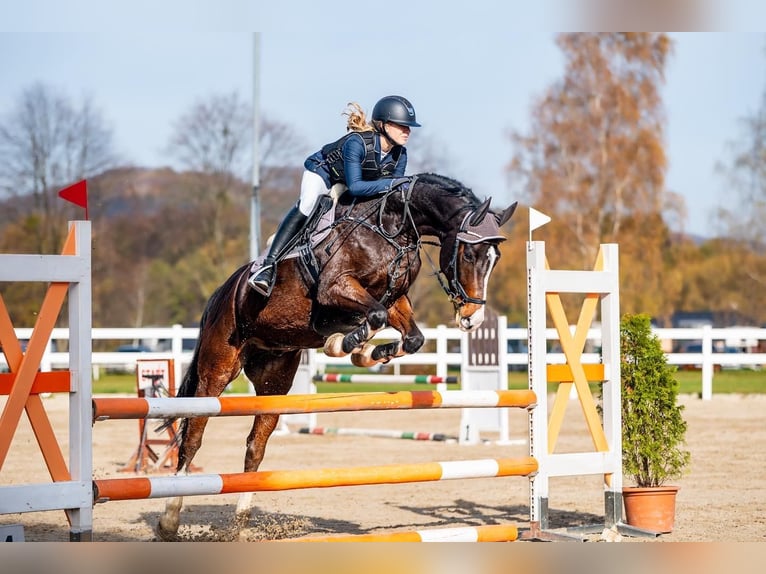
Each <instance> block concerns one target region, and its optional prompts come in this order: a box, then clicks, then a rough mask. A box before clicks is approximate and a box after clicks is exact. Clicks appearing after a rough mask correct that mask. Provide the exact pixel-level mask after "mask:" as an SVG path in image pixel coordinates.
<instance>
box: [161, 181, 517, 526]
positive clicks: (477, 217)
mask: <svg viewBox="0 0 766 574" xmlns="http://www.w3.org/2000/svg"><path fill="white" fill-rule="evenodd" d="M348 196H349V194H344V195H341V197H340V199H339V201H338V202H337V205H336V206H335V219H334V221H333V222H332V223H330V224H327V229H325V232H326V233H324V234H323V235H324V236H323V237H322V239H321V240H319V241H318V242H317V243H315V245H314V247H313V249H310V248H307V247H305V246H304V247H303V248H302V249H301V253H302V255H303V256H301V257H294V258H288V259H285V260H283V261H282V262H281V263H280V264H279V266H278V273H277V281H276V284H275V287H274V290H273V291H272V294H271V297H269V298H268V299H266V298H264V297H263V296H261V295H260V294H259V293H257V292H256V291H254V290H253V289H251V288H249V287H248V285H247V278H248V276H249V272H250V270H249V268H250V265H249V264H247V265H244V266H242V267H240V268H239V269H238V270H237V271H235V272H234V273H233V274H232V275H231V276H230V277H229V278H228V279H227V280H226V281H225V283H223V285H221V286H220V287H219V288H218V289H217V290H216V291H215V292H214V293H213V295H212V296H211V297H210V300H209V301H208V303H207V306H206V308H205V311H204V313H203V315H202V319H201V321H200V332H199V338H198V340H197V346H196V348H195V350H194V355H193V358H192V362H191V365H190V366H189V369H188V370H187V371H186V374H185V376H184V379H183V383H182V384H181V386H180V388H179V390H178V393H177V395H178V396H180V397H194V396H196V397H216V396H219V395H220V394H221V393H222V392H223V390H224V389H225V388H226V386H227V385H228V384H229V383H230V382H231V381H232V380H234V379H235V378H236V377H237V376H238V375H239V373H240V371H242V370H244V373H245V375H246V376H247V378H248V379H249V380H250V381H251V382H252V384H253V387H254V388H255V391H256V394H258V395H284V394H287V392H288V391H289V390H290V387H291V386H292V382H293V377H294V375H295V373H296V371H297V369H298V365H299V362H300V356H301V351H302V350H304V349H310V348H321V347H324V350H325V352H326V353H327V354H328V355H330V356H333V357H339V356H345V355H348V354H349V353H351V354H352V361H353V362H354V364H356V365H360V366H371V365H373V364H376V363H378V362H388V361H389V360H391V359H392V358H395V357H398V356H402V355H404V354H409V353H415V352H417V351H418V350H419V349H420V347H421V346H422V345H423V343H424V337H423V334H422V332H421V331H420V329H419V328H418V326H417V325H416V323H415V321H414V319H413V310H412V306H411V304H410V300H409V298H408V296H407V292H408V290H409V288H410V286H411V285H412V282H413V281H414V280H415V278H416V277H417V275H418V271H419V270H420V265H421V261H420V250H421V245H422V242H423V239H422V238H423V237H424V236H430V237H435V238H436V240H437V241H438V244H439V245H440V254H439V267H440V274H441V275H440V282H441V283H442V287H443V288H444V290H445V292H446V293H447V295H448V296H449V298H450V300H451V302H452V304H453V306H454V310H455V322H456V323H457V326H458V327H459V328H460V329H462V330H464V331H469V332H470V331H473V330H475V329H476V328H477V327H478V326H479V325H480V324H481V323H482V321H483V319H484V305H485V302H486V298H487V289H488V280H489V276H490V273H491V272H492V269H493V268H494V267H495V265H496V264H497V261H498V259H499V258H500V251H499V248H498V244H499V243H500V242H501V241H503V240H504V239H505V238H504V237H502V236H501V235H500V232H499V228H500V227H501V226H502V225H504V224H505V223H506V222H507V221H508V220H509V219H510V218H511V216H512V215H513V212H514V210H515V208H516V204H515V203H514V204H513V205H511V206H510V207H508V208H507V209H505V210H504V211H502V212H501V213H495V212H493V211H491V210H490V201H491V200H490V199H487V200H486V201H483V202H482V201H481V200H479V199H478V198H477V197H476V196H475V195H474V194H473V193H472V192H471V190H469V189H468V188H466V187H465V186H463V185H462V184H460V183H458V182H457V181H455V180H452V179H449V178H447V177H443V176H439V175H434V174H421V175H418V176H416V177H415V178H414V179H413V182H412V184H411V185H410V186H409V188H407V189H405V188H397V189H395V190H393V191H391V192H389V193H387V194H385V195H382V196H376V197H374V198H372V199H369V200H366V201H354V200H353V198H350V197H348ZM321 225H322V222H320V227H321ZM385 327H393V328H394V329H395V330H397V331H399V333H401V340H398V341H393V342H389V343H383V344H380V345H372V344H370V343H368V341H369V340H370V339H372V338H373V336H374V335H375V333H377V332H378V331H380V330H381V329H383V328H385ZM207 421H208V419H207V418H206V417H197V418H190V419H184V420H183V421H182V423H181V427H180V448H179V456H178V468H177V471H178V472H182V471H185V472H188V469H189V466H190V465H191V462H192V460H193V459H194V456H195V454H196V453H197V450H198V449H199V447H200V446H201V444H202V435H203V432H204V430H205V425H206V424H207ZM278 421H279V415H274V414H263V415H257V416H255V419H254V422H253V427H252V430H251V431H250V434H249V435H248V437H247V443H246V454H245V472H251V471H256V470H257V469H258V466H259V465H260V463H261V461H262V459H263V456H264V454H265V450H266V442H267V441H268V439H269V437H270V436H271V433H272V432H273V431H274V429H275V428H276V426H277V423H278ZM181 504H182V500H181V498H175V499H172V500H170V501H168V503H167V506H166V510H165V514H164V515H163V516H162V517H161V519H160V522H159V525H158V527H157V532H158V534H159V535H160V537H161V538H163V539H172V538H174V537H175V535H176V533H177V531H178V525H179V512H180V508H181ZM244 510H245V509H244V508H240V507H239V506H238V513H239V512H242V511H244Z"/></svg>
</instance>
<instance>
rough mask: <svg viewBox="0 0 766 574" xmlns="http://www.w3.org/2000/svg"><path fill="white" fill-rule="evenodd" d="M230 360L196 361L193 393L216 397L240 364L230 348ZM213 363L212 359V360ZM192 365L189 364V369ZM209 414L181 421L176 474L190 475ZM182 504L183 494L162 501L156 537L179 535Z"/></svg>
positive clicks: (237, 371) (199, 395)
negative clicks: (197, 377)
mask: <svg viewBox="0 0 766 574" xmlns="http://www.w3.org/2000/svg"><path fill="white" fill-rule="evenodd" d="M229 353H230V361H229V362H228V364H226V362H225V361H223V357H222V355H221V354H219V355H217V361H216V362H215V363H214V366H212V367H211V366H210V365H208V364H207V363H205V364H202V363H201V364H199V365H198V367H197V373H198V376H199V380H198V381H197V385H196V387H195V391H194V393H193V394H194V395H195V396H198V397H217V396H219V395H220V394H221V393H222V392H223V390H224V389H225V388H226V385H228V384H229V383H230V382H231V381H232V380H233V379H234V378H235V377H236V376H237V374H238V373H239V363H238V361H237V355H236V350H235V349H233V348H231V349H230V350H229ZM211 363H212V362H211ZM193 366H194V365H192V366H190V367H189V369H190V370H191V369H192V367H193ZM194 376H195V373H194V372H191V373H189V372H187V377H194ZM208 420H209V418H208V417H194V418H189V419H186V420H184V421H183V422H182V423H181V431H180V432H181V437H182V440H181V444H180V446H179V449H178V466H177V467H176V468H177V470H176V475H179V474H181V473H182V472H183V473H184V474H189V472H190V469H191V464H192V460H193V459H194V457H195V455H196V454H197V451H198V450H199V448H200V446H202V435H203V434H204V432H205V427H206V426H207V422H208ZM182 506H183V497H181V496H176V497H174V498H171V499H169V500H168V501H167V502H166V503H165V512H164V513H163V514H162V516H161V517H160V520H159V522H158V523H157V529H156V532H157V536H158V537H159V538H160V539H161V540H175V539H176V535H177V534H178V527H179V525H180V522H181V507H182Z"/></svg>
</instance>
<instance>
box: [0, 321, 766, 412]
mask: <svg viewBox="0 0 766 574" xmlns="http://www.w3.org/2000/svg"><path fill="white" fill-rule="evenodd" d="M422 330H423V334H424V335H425V338H426V342H427V344H428V342H431V343H432V344H431V346H430V347H431V348H433V349H434V350H433V351H431V350H429V351H428V352H420V353H416V354H415V355H408V356H405V357H401V358H399V359H396V360H395V361H394V362H393V363H392V365H395V366H396V365H434V366H436V367H437V370H439V371H440V372H445V371H446V369H447V367H448V366H450V365H459V364H460V362H461V346H462V345H464V344H466V340H467V335H466V334H465V333H462V332H461V331H459V330H458V329H456V328H448V327H444V326H439V327H435V328H423V329H422ZM654 332H655V334H656V335H657V336H658V337H659V338H660V339H661V340H662V341H663V344H664V346H665V348H666V349H668V350H671V349H674V348H677V347H679V345H680V346H684V345H686V346H687V347H689V346H692V347H694V348H695V352H683V353H679V352H668V355H667V356H668V362H669V363H670V364H673V365H690V366H693V367H695V368H698V369H700V370H701V374H702V388H701V395H702V398H703V399H710V398H711V397H712V394H713V377H714V373H715V371H716V370H717V369H718V368H752V369H760V368H762V366H763V365H766V353H762V352H726V351H731V350H732V349H734V348H754V347H756V346H757V345H758V343H759V342H763V341H766V329H760V328H750V327H737V328H725V329H718V328H711V327H702V328H694V329H676V328H674V329H655V330H654ZM31 333H32V329H16V335H17V336H18V338H19V339H21V340H25V339H28V338H29V337H30V336H31ZM197 335H198V329H197V328H195V327H182V326H181V325H173V326H172V327H142V328H94V329H93V330H92V339H93V347H94V348H99V347H102V346H103V345H101V344H99V343H98V341H108V342H109V343H108V345H109V346H110V348H113V349H114V350H113V351H108V352H100V351H95V352H93V357H92V364H93V371H94V373H93V374H94V379H98V377H99V374H100V373H101V371H102V370H108V369H115V370H118V369H121V370H128V371H131V370H133V369H135V365H136V360H137V359H166V358H172V359H173V360H174V364H175V368H176V373H175V374H176V381H179V382H180V380H181V374H182V372H183V369H184V368H185V366H186V365H188V364H189V362H190V361H191V357H192V352H193V348H194V341H195V340H196V338H197ZM397 336H398V334H397V333H396V332H395V331H393V330H391V329H386V330H384V331H381V333H379V334H378V336H377V337H376V338H377V339H382V340H384V339H389V338H395V337H397ZM501 336H502V333H501ZM505 337H506V340H507V342H508V344H509V346H508V353H507V356H506V359H507V362H508V366H509V368H511V367H512V366H516V367H517V368H521V369H523V368H525V367H526V365H527V362H528V357H527V353H526V341H527V330H526V329H524V328H508V329H507V330H506V331H505ZM599 337H600V330H599V329H591V331H590V332H589V333H588V341H587V343H586V345H587V347H586V351H593V352H586V353H585V355H584V357H583V361H584V362H589V363H595V362H599V361H600V355H599V354H598V352H596V351H597V350H598V347H599V346H600V340H599ZM68 338H69V330H68V329H54V330H53V335H52V337H51V343H50V345H49V347H48V349H47V350H46V352H45V355H44V357H43V361H42V368H43V370H51V369H55V368H57V367H59V366H61V367H66V365H68V361H69V354H68V352H67V351H59V350H58V349H67V348H68ZM546 338H547V339H548V341H549V344H550V347H551V352H549V353H548V362H549V363H565V362H566V360H565V358H564V355H563V354H562V353H557V352H555V348H556V345H557V339H558V335H557V334H556V331H555V329H547V330H546ZM433 343H435V346H434V344H433ZM690 344H691V345H690ZM121 345H144V346H146V347H148V348H150V349H152V351H151V352H130V351H128V352H117V351H116V349H117V348H118V347H119V346H121ZM697 349H698V350H699V352H696V351H697ZM719 350H723V352H720V351H719ZM315 360H316V364H317V367H318V369H320V370H324V369H326V368H327V367H328V366H337V365H350V364H351V362H350V360H349V359H348V358H342V359H338V358H334V357H328V356H326V355H324V354H322V353H317V354H316V358H315ZM6 369H7V363H6V362H5V356H4V355H3V354H2V352H0V370H6Z"/></svg>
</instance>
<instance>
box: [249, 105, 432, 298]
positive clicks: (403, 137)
mask: <svg viewBox="0 0 766 574" xmlns="http://www.w3.org/2000/svg"><path fill="white" fill-rule="evenodd" d="M344 115H346V116H348V123H347V127H346V131H347V132H348V133H346V135H344V136H343V137H342V138H340V139H339V140H337V141H335V142H332V143H329V144H327V145H325V146H324V147H322V149H320V150H319V151H317V152H316V153H314V154H312V155H310V156H309V157H308V158H307V159H306V161H305V163H304V164H303V166H304V167H305V169H306V171H304V172H303V179H302V181H301V195H300V199H299V200H298V202H297V203H296V204H295V205H294V206H293V207H292V208H290V211H288V212H287V215H286V216H285V218H284V219H283V220H282V222H281V223H280V224H279V227H278V228H277V232H276V234H275V235H274V239H273V240H272V242H271V246H270V247H269V252H268V254H267V255H266V257H265V258H264V260H263V263H262V264H261V267H260V268H258V269H257V270H255V272H254V273H253V274H252V275H251V276H250V278H249V279H248V280H247V282H248V284H249V285H250V286H251V287H252V288H253V289H255V290H256V291H258V292H259V293H261V294H262V295H265V296H266V297H268V296H269V295H271V290H272V289H273V287H274V282H275V280H276V271H277V268H276V266H277V263H278V262H279V261H280V260H281V259H282V257H284V256H285V255H286V254H287V252H288V251H289V250H290V248H291V247H292V246H293V243H294V240H295V239H297V237H298V235H299V234H300V232H301V231H302V230H303V227H304V226H305V224H306V222H307V221H308V218H309V216H310V215H311V214H312V212H313V211H314V208H315V206H316V205H317V202H318V200H319V197H320V196H321V195H327V194H329V193H330V188H331V187H332V186H333V185H335V184H337V183H342V184H345V185H346V187H347V188H348V192H349V193H350V194H351V195H353V196H356V197H369V196H372V195H376V194H378V193H382V192H386V191H389V190H391V189H393V188H394V187H396V186H400V185H409V181H410V180H409V178H406V177H404V172H405V169H406V168H407V149H406V148H405V147H404V145H405V144H406V143H407V140H408V139H409V137H410V128H411V127H420V124H419V123H418V122H417V121H416V120H415V109H414V108H413V107H412V104H410V102H409V101H408V100H407V99H406V98H403V97H401V96H386V97H384V98H382V99H380V100H379V101H378V103H376V104H375V107H374V108H373V109H372V121H371V122H368V121H367V117H366V116H365V113H364V111H363V110H362V108H361V107H360V106H359V104H356V103H350V104H349V108H348V110H347V111H346V112H344Z"/></svg>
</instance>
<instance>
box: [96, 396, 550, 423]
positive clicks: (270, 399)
mask: <svg viewBox="0 0 766 574" xmlns="http://www.w3.org/2000/svg"><path fill="white" fill-rule="evenodd" d="M92 403H93V421H99V420H105V419H144V418H148V419H167V418H188V417H201V416H207V417H215V416H244V415H255V414H267V413H268V414H279V415H282V414H292V413H306V412H342V411H378V410H396V409H407V410H410V409H435V408H462V407H476V408H496V407H519V408H530V407H532V406H534V405H535V404H536V397H535V393H534V392H533V391H530V390H514V391H444V392H443V393H440V392H438V391H398V392H391V393H323V394H321V395H279V396H276V395H274V396H254V395H241V396H236V397H175V398H140V397H135V398H132V397H130V398H129V397H126V398H94V399H93V401H92Z"/></svg>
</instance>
